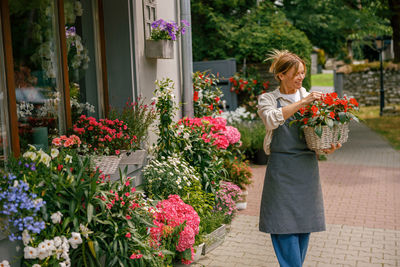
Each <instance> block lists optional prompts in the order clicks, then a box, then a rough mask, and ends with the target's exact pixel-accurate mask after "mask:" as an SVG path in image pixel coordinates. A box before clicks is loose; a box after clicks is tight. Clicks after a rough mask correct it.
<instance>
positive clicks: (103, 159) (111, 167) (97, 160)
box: [93, 156, 121, 175]
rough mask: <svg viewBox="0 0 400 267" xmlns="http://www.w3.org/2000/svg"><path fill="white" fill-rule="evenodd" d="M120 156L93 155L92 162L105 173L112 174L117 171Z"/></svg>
mask: <svg viewBox="0 0 400 267" xmlns="http://www.w3.org/2000/svg"><path fill="white" fill-rule="evenodd" d="M120 161H121V157H118V156H100V157H93V162H94V165H95V166H96V167H98V168H99V169H100V170H101V171H102V172H103V173H104V174H105V175H110V174H113V173H115V172H116V171H117V169H118V165H119V162H120Z"/></svg>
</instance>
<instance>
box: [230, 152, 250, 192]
mask: <svg viewBox="0 0 400 267" xmlns="http://www.w3.org/2000/svg"><path fill="white" fill-rule="evenodd" d="M224 168H225V169H226V171H227V173H228V176H227V177H226V178H225V180H226V181H228V182H232V183H234V184H236V185H237V186H239V187H240V189H242V190H244V189H246V186H247V185H249V184H251V182H252V180H251V178H252V176H253V173H252V171H251V169H250V166H249V164H248V162H247V161H241V160H239V159H238V158H235V159H234V160H232V161H229V160H226V161H225V164H224Z"/></svg>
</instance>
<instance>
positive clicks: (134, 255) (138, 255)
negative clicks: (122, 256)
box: [129, 253, 143, 260]
mask: <svg viewBox="0 0 400 267" xmlns="http://www.w3.org/2000/svg"><path fill="white" fill-rule="evenodd" d="M141 257H143V255H142V254H136V253H132V255H131V256H130V257H129V258H130V259H132V260H135V259H140V258H141Z"/></svg>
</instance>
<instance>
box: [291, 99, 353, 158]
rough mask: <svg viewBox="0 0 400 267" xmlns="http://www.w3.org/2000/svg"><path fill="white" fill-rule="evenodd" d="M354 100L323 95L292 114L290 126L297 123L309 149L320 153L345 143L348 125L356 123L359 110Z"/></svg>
mask: <svg viewBox="0 0 400 267" xmlns="http://www.w3.org/2000/svg"><path fill="white" fill-rule="evenodd" d="M358 106H359V105H358V102H357V100H356V99H354V98H348V97H346V96H345V97H343V98H338V95H337V94H336V93H330V94H324V95H323V96H322V99H321V100H319V101H314V102H312V103H310V104H308V105H307V106H305V107H303V108H301V109H300V110H299V111H298V112H297V113H295V114H294V117H295V119H294V120H293V121H292V122H291V124H294V123H297V124H299V125H300V128H301V129H302V130H303V131H304V134H305V137H306V141H307V145H308V147H309V148H310V149H312V150H315V151H317V152H319V153H322V150H323V149H327V148H330V146H331V144H338V143H340V144H342V143H344V142H346V141H347V133H348V123H349V122H350V121H351V120H355V121H357V122H358V118H357V116H356V115H355V112H356V111H358V110H359V107H358Z"/></svg>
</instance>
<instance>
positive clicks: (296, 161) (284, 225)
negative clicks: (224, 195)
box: [259, 100, 325, 234]
mask: <svg viewBox="0 0 400 267" xmlns="http://www.w3.org/2000/svg"><path fill="white" fill-rule="evenodd" d="M277 102H278V108H279V107H281V105H280V103H279V100H278V101H277ZM291 120H293V117H291V118H289V119H287V120H286V121H285V123H284V124H283V125H280V126H279V127H278V128H277V129H275V130H274V131H273V134H272V141H271V144H270V151H271V153H270V155H269V159H268V165H267V171H266V174H265V180H264V188H263V193H262V200H261V209H260V226H259V229H260V231H262V232H265V233H271V234H299V233H311V232H319V231H324V230H325V215H324V204H323V199H322V190H321V183H320V180H319V170H318V161H317V157H316V154H315V152H313V151H311V150H310V149H308V148H307V145H306V142H305V139H304V138H300V136H299V131H300V129H299V128H298V127H297V126H295V125H291V126H289V122H290V121H291Z"/></svg>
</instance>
